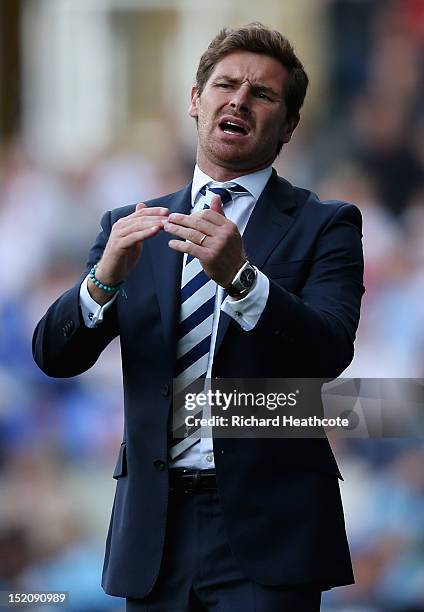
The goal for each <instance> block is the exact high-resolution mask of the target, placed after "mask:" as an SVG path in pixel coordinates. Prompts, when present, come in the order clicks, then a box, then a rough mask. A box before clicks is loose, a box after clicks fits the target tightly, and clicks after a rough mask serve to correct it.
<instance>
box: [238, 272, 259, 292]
mask: <svg viewBox="0 0 424 612" xmlns="http://www.w3.org/2000/svg"><path fill="white" fill-rule="evenodd" d="M255 278H256V272H255V270H254V269H253V268H250V267H247V268H246V269H245V270H243V272H242V273H241V275H240V282H241V283H242V284H243V286H244V287H246V289H248V288H249V287H251V286H252V285H253V283H254V282H255Z"/></svg>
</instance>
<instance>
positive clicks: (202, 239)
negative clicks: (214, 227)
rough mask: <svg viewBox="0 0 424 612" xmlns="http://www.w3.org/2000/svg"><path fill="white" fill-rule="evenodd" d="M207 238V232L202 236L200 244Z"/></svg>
mask: <svg viewBox="0 0 424 612" xmlns="http://www.w3.org/2000/svg"><path fill="white" fill-rule="evenodd" d="M205 238H206V234H203V236H202V237H201V238H200V242H199V244H202V242H203V241H204V239H205Z"/></svg>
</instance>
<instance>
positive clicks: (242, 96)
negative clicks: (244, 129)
mask: <svg viewBox="0 0 424 612" xmlns="http://www.w3.org/2000/svg"><path fill="white" fill-rule="evenodd" d="M230 106H231V108H233V109H234V110H236V111H239V112H245V113H247V112H249V94H248V90H247V89H245V88H244V87H239V88H238V89H235V90H234V91H233V92H232V96H231V100H230Z"/></svg>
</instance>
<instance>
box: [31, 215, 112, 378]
mask: <svg viewBox="0 0 424 612" xmlns="http://www.w3.org/2000/svg"><path fill="white" fill-rule="evenodd" d="M101 226H102V231H101V232H100V234H99V235H98V236H97V239H96V241H95V243H94V246H93V247H92V249H91V250H90V253H89V257H88V261H87V265H86V269H85V271H84V272H83V274H82V275H81V278H80V280H79V281H78V283H77V284H76V285H74V287H72V288H71V289H69V290H68V291H66V293H64V294H63V295H62V296H61V297H59V299H57V300H56V301H55V302H54V304H52V306H50V308H49V309H48V311H47V312H46V314H45V315H44V317H43V318H42V319H41V321H40V322H39V323H38V325H37V327H36V328H35V331H34V335H33V340H32V352H33V356H34V360H35V362H36V363H37V365H38V366H39V368H41V370H42V371H43V372H44V373H45V374H47V375H48V376H54V377H60V378H62V377H69V376H76V375H77V374H81V373H82V372H85V371H87V370H88V369H89V368H91V366H92V365H94V363H95V362H96V361H97V359H98V357H99V355H100V353H101V352H102V351H103V349H104V348H105V347H106V346H107V345H108V344H109V342H111V340H112V339H113V338H115V337H116V336H117V335H118V333H119V330H118V323H117V315H116V302H117V300H115V303H114V305H112V306H111V308H110V309H109V310H108V311H107V313H106V314H105V318H104V322H103V324H102V325H101V326H100V327H98V328H94V329H92V328H87V327H86V326H85V324H84V321H83V317H82V313H81V308H80V300H79V294H80V286H81V283H82V282H83V280H84V279H85V277H86V276H87V273H88V271H89V270H90V269H91V267H92V266H93V265H94V264H95V263H96V262H97V261H99V259H100V257H101V255H102V253H103V250H104V248H105V246H106V243H107V240H108V238H109V234H110V231H111V228H112V221H111V213H110V212H108V213H106V214H105V215H104V216H103V218H102V220H101Z"/></svg>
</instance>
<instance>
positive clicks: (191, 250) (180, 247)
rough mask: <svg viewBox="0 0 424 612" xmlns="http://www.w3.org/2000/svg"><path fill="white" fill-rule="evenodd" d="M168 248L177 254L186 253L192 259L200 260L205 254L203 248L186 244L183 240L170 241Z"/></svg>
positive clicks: (191, 243) (190, 243) (192, 243)
mask: <svg viewBox="0 0 424 612" xmlns="http://www.w3.org/2000/svg"><path fill="white" fill-rule="evenodd" d="M168 246H169V247H170V248H171V249H173V250H174V251H178V252H179V253H188V254H189V255H192V256H193V257H197V258H199V259H200V258H201V257H202V255H204V254H205V250H204V248H203V247H201V246H199V245H198V244H194V242H186V241H185V240H170V241H169V242H168Z"/></svg>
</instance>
